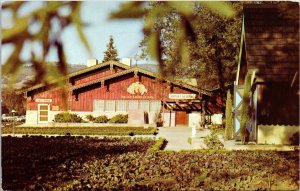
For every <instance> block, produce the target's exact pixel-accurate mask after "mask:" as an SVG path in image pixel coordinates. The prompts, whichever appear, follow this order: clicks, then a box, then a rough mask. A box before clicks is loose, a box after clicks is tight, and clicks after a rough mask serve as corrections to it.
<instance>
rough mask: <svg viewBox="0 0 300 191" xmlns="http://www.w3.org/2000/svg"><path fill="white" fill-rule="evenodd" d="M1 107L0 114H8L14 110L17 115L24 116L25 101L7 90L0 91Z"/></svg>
mask: <svg viewBox="0 0 300 191" xmlns="http://www.w3.org/2000/svg"><path fill="white" fill-rule="evenodd" d="M1 105H2V113H10V112H11V111H12V110H13V109H14V110H16V112H17V115H24V114H25V111H26V99H25V98H24V97H23V95H19V94H16V92H15V91H14V90H12V89H9V88H2V89H1Z"/></svg>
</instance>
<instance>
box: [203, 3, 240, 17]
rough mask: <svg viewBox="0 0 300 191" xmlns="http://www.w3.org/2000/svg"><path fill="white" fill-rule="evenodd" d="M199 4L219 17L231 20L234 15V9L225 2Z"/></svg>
mask: <svg viewBox="0 0 300 191" xmlns="http://www.w3.org/2000/svg"><path fill="white" fill-rule="evenodd" d="M201 3H202V4H203V5H204V6H206V7H207V8H209V9H210V10H211V11H212V12H214V13H217V14H219V15H220V16H224V17H228V18H231V17H233V16H234V15H235V11H234V9H233V8H232V7H231V6H230V5H229V4H228V3H227V2H220V1H202V2H201Z"/></svg>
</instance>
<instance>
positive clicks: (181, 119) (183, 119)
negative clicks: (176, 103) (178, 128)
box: [175, 111, 188, 125]
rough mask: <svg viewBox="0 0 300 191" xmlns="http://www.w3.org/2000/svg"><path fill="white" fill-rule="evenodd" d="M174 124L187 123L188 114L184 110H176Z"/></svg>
mask: <svg viewBox="0 0 300 191" xmlns="http://www.w3.org/2000/svg"><path fill="white" fill-rule="evenodd" d="M175 123H176V125H187V124H188V114H187V112H185V111H176V116H175Z"/></svg>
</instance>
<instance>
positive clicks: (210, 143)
mask: <svg viewBox="0 0 300 191" xmlns="http://www.w3.org/2000/svg"><path fill="white" fill-rule="evenodd" d="M204 143H205V144H206V146H207V147H208V148H209V149H222V148H223V147H224V145H223V143H222V142H221V141H220V140H219V138H218V135H217V134H216V132H214V131H213V132H211V134H210V135H207V136H206V137H205V138H204Z"/></svg>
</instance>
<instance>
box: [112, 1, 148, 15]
mask: <svg viewBox="0 0 300 191" xmlns="http://www.w3.org/2000/svg"><path fill="white" fill-rule="evenodd" d="M143 3H144V2H143V1H133V2H126V3H123V4H122V5H121V8H120V9H119V11H117V12H113V13H111V15H110V18H111V19H140V18H142V17H143V16H144V15H145V13H146V11H145V9H144V7H143Z"/></svg>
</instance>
